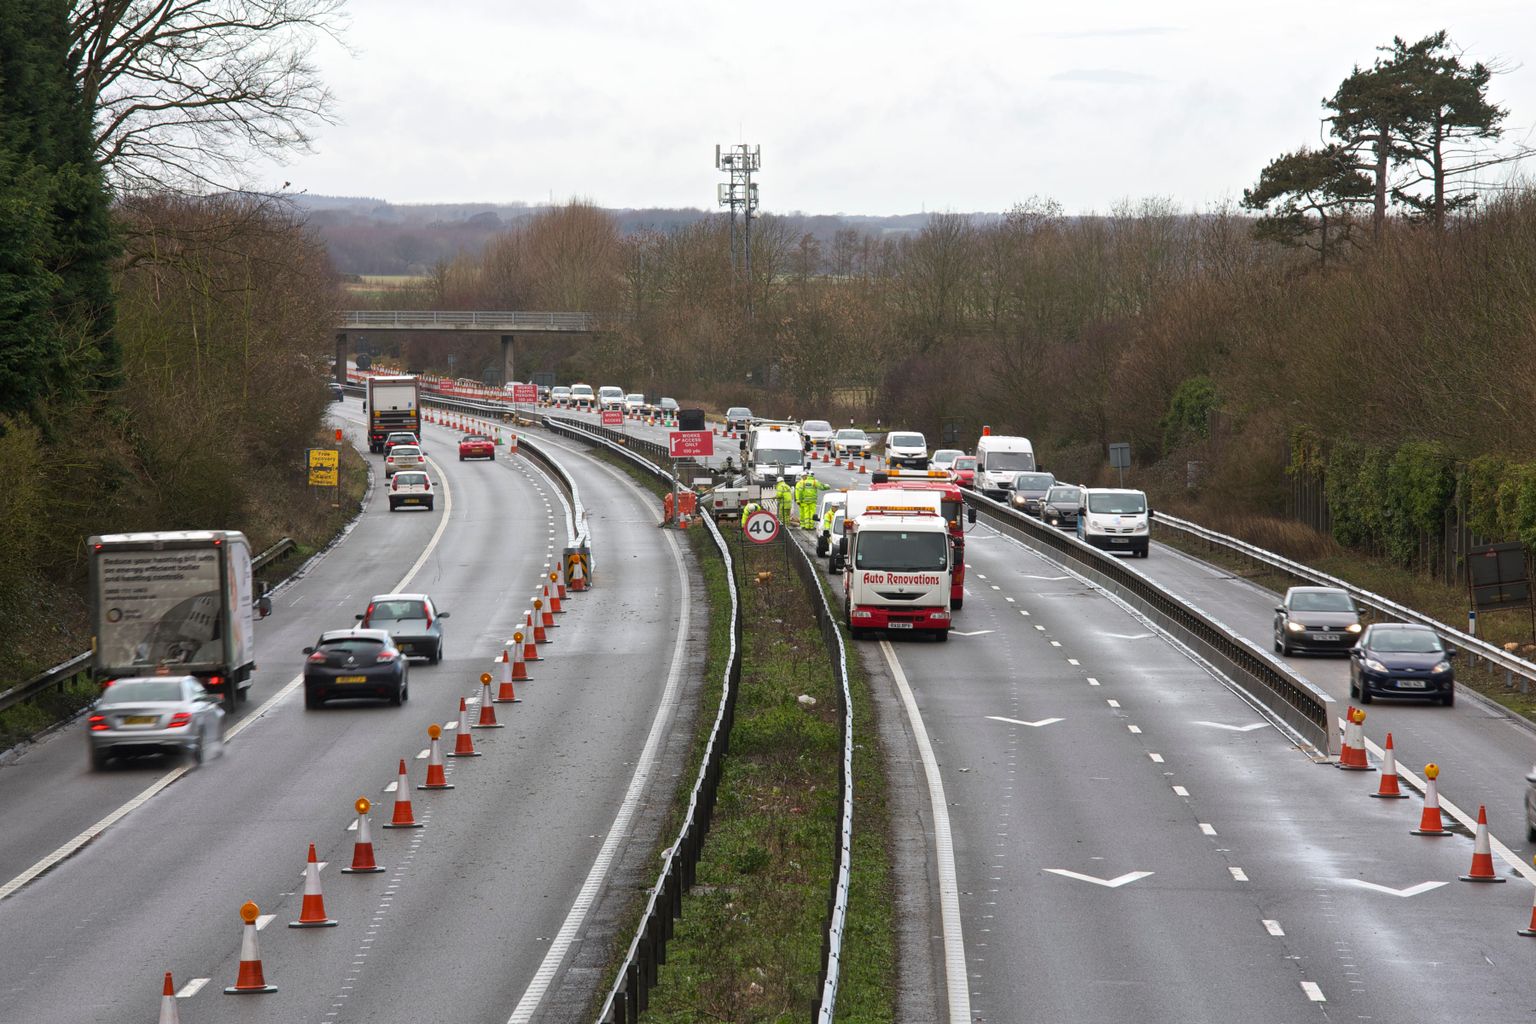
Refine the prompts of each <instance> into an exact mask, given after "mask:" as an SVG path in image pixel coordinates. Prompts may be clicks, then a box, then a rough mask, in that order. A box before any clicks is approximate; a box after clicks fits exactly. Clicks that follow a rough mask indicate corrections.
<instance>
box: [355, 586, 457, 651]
mask: <svg viewBox="0 0 1536 1024" xmlns="http://www.w3.org/2000/svg"><path fill="white" fill-rule="evenodd" d="M447 617H448V613H447V612H440V611H438V610H437V607H436V606H435V605H434V604H433V603H432V599H431V598H430V597H428V596H427V595H426V594H380V595H378V596H377V597H375V598H374V599H373V600H371V601H369V602H368V610H367V611H366V612H363V613H362V614H361V615H359V616H358V617H357V619H358V622H359V623H360V624H361V625H362V628H364V629H382V630H385V631H386V632H388V633H389V635H390V636H391V637H393V638H394V641H395V646H396V647H398V648H400V653H401V654H404V655H407V656H408V657H416V658H426V659H427V661H429V662H431V663H432V664H434V665H436V664H437V663H438V662H440V661H442V660H443V621H442V620H443V619H446V618H447Z"/></svg>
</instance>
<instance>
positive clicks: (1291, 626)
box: [1285, 621, 1307, 633]
mask: <svg viewBox="0 0 1536 1024" xmlns="http://www.w3.org/2000/svg"><path fill="white" fill-rule="evenodd" d="M1285 628H1286V629H1287V630H1289V631H1290V632H1292V633H1300V632H1302V631H1303V630H1305V629H1306V628H1307V627H1306V626H1303V625H1302V624H1301V623H1299V622H1289V621H1288V622H1286V624H1285Z"/></svg>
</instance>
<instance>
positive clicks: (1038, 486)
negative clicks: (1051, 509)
mask: <svg viewBox="0 0 1536 1024" xmlns="http://www.w3.org/2000/svg"><path fill="white" fill-rule="evenodd" d="M1055 486H1056V478H1055V477H1054V476H1052V475H1051V474H1049V473H1016V474H1014V477H1013V487H1012V488H1010V489H1009V491H1008V504H1010V505H1012V506H1013V507H1014V508H1016V509H1018V510H1019V511H1020V512H1023V513H1024V514H1025V515H1027V516H1039V515H1040V511H1041V509H1043V508H1044V507H1045V496H1046V494H1047V493H1049V492H1050V489H1051V488H1052V487H1055Z"/></svg>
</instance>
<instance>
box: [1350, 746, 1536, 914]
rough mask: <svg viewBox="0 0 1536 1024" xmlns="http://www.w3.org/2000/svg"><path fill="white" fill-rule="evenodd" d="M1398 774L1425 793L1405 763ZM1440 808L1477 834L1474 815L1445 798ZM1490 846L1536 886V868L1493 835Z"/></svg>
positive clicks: (1378, 754)
mask: <svg viewBox="0 0 1536 1024" xmlns="http://www.w3.org/2000/svg"><path fill="white" fill-rule="evenodd" d="M1338 722H1339V725H1340V727H1342V726H1343V725H1344V719H1342V718H1340V719H1339V720H1338ZM1365 747H1366V749H1367V750H1369V751H1370V752H1371V753H1373V754H1375V755H1376V757H1377V759H1378V760H1380V759H1381V757H1382V755H1384V754H1385V753H1386V751H1384V750H1382V748H1381V747H1378V746H1377V745H1376V744H1375V743H1374V742H1373V741H1371V740H1369V739H1367V740H1366V741H1365ZM1397 774H1399V775H1401V776H1402V777H1403V779H1404V780H1405V781H1406V782H1407V783H1408V785H1410V786H1412V787H1413V788H1414V789H1416V790H1418V791H1419V792H1420V793H1423V792H1424V780H1423V779H1421V778H1419V776H1418V775H1417V774H1416V773H1414V772H1413V771H1411V770H1409V769H1407V768H1405V767H1403V762H1401V761H1398V762H1397ZM1440 806H1441V808H1442V809H1444V811H1445V812H1446V813H1447V814H1449V815H1450V816H1451V817H1453V818H1455V819H1456V820H1457V821H1459V822H1461V823H1462V824H1463V825H1464V826H1466V828H1467V831H1469V832H1471V833H1473V834H1474V835H1475V834H1476V833H1477V819H1476V818H1474V817H1472V815H1470V814H1468V813H1467V812H1466V811H1464V810H1462V809H1461V808H1460V807H1457V806H1456V805H1455V804H1453V803H1452V802H1451V801H1449V800H1447V799H1446V798H1445V797H1443V796H1442V797H1440ZM1488 845H1489V847H1490V848H1491V849H1492V850H1493V852H1494V853H1496V854H1498V857H1499V859H1500V860H1502V861H1503V862H1504V863H1505V864H1508V865H1509V867H1510V869H1511V870H1513V871H1518V872H1519V873H1520V877H1522V878H1524V879H1525V880H1526V881H1527V882H1530V883H1531V884H1533V885H1536V868H1533V867H1532V866H1531V865H1530V864H1528V863H1527V862H1526V861H1525V860H1523V859H1522V858H1521V857H1519V856H1518V855H1517V854H1516V853H1515V851H1513V850H1511V849H1510V848H1509V847H1507V846H1505V845H1504V844H1503V843H1502V842H1500V841H1499V840H1498V839H1497V838H1496V837H1495V836H1493V835H1489V837H1488Z"/></svg>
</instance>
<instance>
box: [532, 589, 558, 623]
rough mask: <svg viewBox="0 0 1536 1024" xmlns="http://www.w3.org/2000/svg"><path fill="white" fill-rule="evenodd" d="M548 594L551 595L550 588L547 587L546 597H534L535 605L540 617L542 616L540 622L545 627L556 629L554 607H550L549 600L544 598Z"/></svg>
mask: <svg viewBox="0 0 1536 1024" xmlns="http://www.w3.org/2000/svg"><path fill="white" fill-rule="evenodd" d="M548 596H549V588H548V587H545V588H544V597H536V598H534V599H533V607H534V609H535V610H536V611H537V612H538V613H539V618H540V623H539V624H540V625H542V626H543V627H544V628H545V629H554V628H555V612H554V609H552V608H550V606H549V602H548V601H546V600H545V599H544V598H547V597H548Z"/></svg>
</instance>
